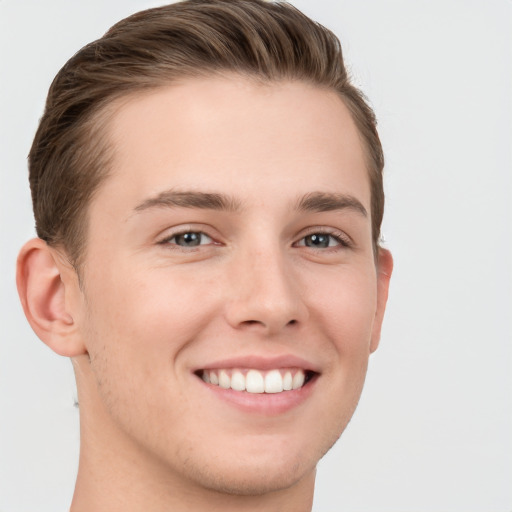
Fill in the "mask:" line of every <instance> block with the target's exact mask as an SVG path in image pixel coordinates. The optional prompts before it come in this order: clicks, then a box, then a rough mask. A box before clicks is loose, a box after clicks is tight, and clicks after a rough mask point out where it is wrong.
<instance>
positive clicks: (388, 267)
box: [370, 249, 393, 352]
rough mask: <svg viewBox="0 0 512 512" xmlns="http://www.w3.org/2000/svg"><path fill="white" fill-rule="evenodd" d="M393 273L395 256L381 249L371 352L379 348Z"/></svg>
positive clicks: (378, 262)
mask: <svg viewBox="0 0 512 512" xmlns="http://www.w3.org/2000/svg"><path fill="white" fill-rule="evenodd" d="M392 272H393V256H391V253H390V252H389V251H388V250H387V249H379V257H378V261H377V310H376V312H375V320H374V323H373V331H372V339H371V343H370V352H375V350H377V347H378V346H379V341H380V331H381V328H382V321H383V320H384V312H385V311H386V303H387V301H388V291H389V280H390V279H391V274H392Z"/></svg>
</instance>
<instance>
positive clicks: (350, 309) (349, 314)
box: [309, 267, 377, 357]
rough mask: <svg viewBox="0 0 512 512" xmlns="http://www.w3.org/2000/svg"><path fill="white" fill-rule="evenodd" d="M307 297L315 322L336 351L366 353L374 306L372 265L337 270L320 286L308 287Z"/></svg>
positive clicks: (348, 353) (341, 352)
mask: <svg viewBox="0 0 512 512" xmlns="http://www.w3.org/2000/svg"><path fill="white" fill-rule="evenodd" d="M309 297H310V301H311V307H310V309H311V311H313V312H314V314H315V315H316V316H317V325H318V326H319V328H320V329H322V330H323V331H324V333H325V335H326V337H327V338H328V339H330V340H331V342H332V344H333V345H334V347H335V348H336V350H337V352H338V355H339V356H343V357H347V356H350V355H351V354H352V355H357V354H359V355H361V356H363V357H364V356H366V357H367V356H368V353H369V352H368V351H369V343H370V339H371V333H372V327H373V321H374V318H375V312H376V307H377V295H376V282H375V273H374V271H373V268H371V267H370V268H369V269H368V270H367V271H360V272H352V271H349V270H348V269H347V271H343V272H337V273H336V275H333V276H331V277H330V278H329V279H328V280H326V282H325V286H324V287H323V289H321V288H320V287H318V286H315V287H310V293H309Z"/></svg>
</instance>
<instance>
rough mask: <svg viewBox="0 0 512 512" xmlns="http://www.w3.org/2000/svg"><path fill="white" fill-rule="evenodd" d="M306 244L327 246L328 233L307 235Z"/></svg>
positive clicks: (309, 245)
mask: <svg viewBox="0 0 512 512" xmlns="http://www.w3.org/2000/svg"><path fill="white" fill-rule="evenodd" d="M306 245H307V246H308V247H329V235H308V236H307V237H306Z"/></svg>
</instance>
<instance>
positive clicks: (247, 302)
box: [225, 250, 308, 336]
mask: <svg viewBox="0 0 512 512" xmlns="http://www.w3.org/2000/svg"><path fill="white" fill-rule="evenodd" d="M233 263H234V264H233V267H232V268H231V272H230V285H231V286H230V297H229V298H228V300H227V301H226V305H225V312H226V319H227V321H228V323H229V324H230V325H231V326H232V327H233V328H235V329H239V330H240V329H243V330H251V331H254V332H258V333H261V334H265V335H267V336H271V335H275V334H278V333H280V332H282V331H283V330H285V329H287V328H290V327H292V326H293V327H297V326H299V325H301V324H303V323H304V322H305V321H306V319H307V317H308V309H307V307H306V304H305V302H304V300H303V296H302V294H301V288H300V283H299V281H298V280H297V279H296V275H295V274H294V272H293V268H292V265H291V262H289V261H287V260H286V256H284V255H283V254H281V253H280V252H279V251H278V250H273V251H271V250H269V251H261V250H260V251H255V252H252V253H251V254H245V255H241V256H240V257H239V258H238V261H237V262H233Z"/></svg>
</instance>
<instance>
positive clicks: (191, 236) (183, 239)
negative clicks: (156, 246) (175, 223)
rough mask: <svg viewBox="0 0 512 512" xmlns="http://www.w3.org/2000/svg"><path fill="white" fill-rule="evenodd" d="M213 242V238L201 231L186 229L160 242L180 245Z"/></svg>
mask: <svg viewBox="0 0 512 512" xmlns="http://www.w3.org/2000/svg"><path fill="white" fill-rule="evenodd" d="M212 242H213V240H212V239H211V238H210V237H209V236H208V235H206V234H205V233H202V232H201V231H186V232H184V233H177V234H175V235H172V236H171V237H169V238H166V239H165V240H162V241H161V242H160V243H161V244H171V245H178V246H180V247H197V246H199V245H206V244H211V243H212Z"/></svg>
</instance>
